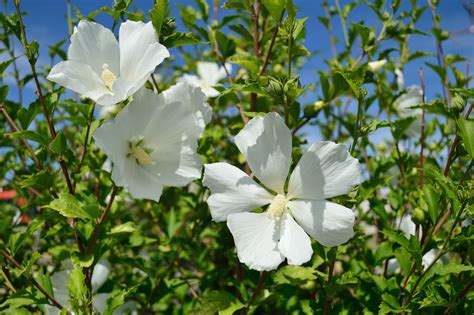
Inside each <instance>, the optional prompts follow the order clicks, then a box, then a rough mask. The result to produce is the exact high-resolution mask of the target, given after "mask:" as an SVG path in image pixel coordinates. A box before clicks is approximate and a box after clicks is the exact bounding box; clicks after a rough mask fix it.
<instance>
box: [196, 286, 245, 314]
mask: <svg viewBox="0 0 474 315" xmlns="http://www.w3.org/2000/svg"><path fill="white" fill-rule="evenodd" d="M244 306H245V305H244V304H242V303H241V302H240V301H239V300H238V299H237V298H236V297H235V296H233V295H232V294H230V293H229V292H226V291H208V292H206V293H204V296H203V298H202V300H201V304H200V305H199V306H198V308H197V309H196V310H194V312H192V314H202V315H211V314H216V313H218V314H219V315H231V314H234V312H235V311H237V310H240V309H242V308H243V307H244Z"/></svg>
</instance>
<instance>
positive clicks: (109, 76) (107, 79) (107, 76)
mask: <svg viewBox="0 0 474 315" xmlns="http://www.w3.org/2000/svg"><path fill="white" fill-rule="evenodd" d="M115 80H117V77H116V76H115V74H114V73H113V72H112V71H110V70H109V65H108V64H106V63H104V64H103V65H102V81H104V84H105V86H106V87H107V89H109V90H110V91H112V87H113V85H114V82H115Z"/></svg>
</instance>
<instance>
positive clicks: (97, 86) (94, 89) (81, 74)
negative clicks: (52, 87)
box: [48, 60, 109, 100]
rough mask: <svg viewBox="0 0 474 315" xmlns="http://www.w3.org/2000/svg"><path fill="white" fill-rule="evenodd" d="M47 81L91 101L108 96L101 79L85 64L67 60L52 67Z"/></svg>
mask: <svg viewBox="0 0 474 315" xmlns="http://www.w3.org/2000/svg"><path fill="white" fill-rule="evenodd" d="M48 80H50V81H53V82H56V83H58V84H59V85H62V86H64V87H66V88H68V89H70V90H72V91H74V92H76V93H79V94H81V95H82V96H84V97H89V98H91V99H93V100H96V99H98V98H99V97H101V96H103V95H107V94H109V91H108V90H107V88H106V87H105V85H104V83H103V82H102V79H101V78H100V77H99V76H98V75H97V74H96V73H95V72H94V71H92V69H91V67H90V66H89V65H87V64H85V63H82V62H78V61H74V60H67V61H61V62H59V63H58V64H56V65H54V67H53V68H52V69H51V71H50V72H49V74H48Z"/></svg>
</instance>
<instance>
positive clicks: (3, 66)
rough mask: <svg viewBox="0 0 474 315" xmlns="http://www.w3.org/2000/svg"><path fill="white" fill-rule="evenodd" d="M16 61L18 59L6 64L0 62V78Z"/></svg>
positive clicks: (5, 62)
mask: <svg viewBox="0 0 474 315" xmlns="http://www.w3.org/2000/svg"><path fill="white" fill-rule="evenodd" d="M15 59H16V58H13V59H10V60H7V61H4V62H0V76H1V75H2V74H3V73H4V72H5V70H7V68H8V66H10V65H11V64H12V63H13V61H15Z"/></svg>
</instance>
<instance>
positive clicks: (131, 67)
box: [119, 21, 170, 94]
mask: <svg viewBox="0 0 474 315" xmlns="http://www.w3.org/2000/svg"><path fill="white" fill-rule="evenodd" d="M119 40H120V43H119V45H120V76H121V77H123V78H126V79H127V80H128V81H130V82H133V88H132V89H131V91H130V92H129V93H130V94H133V93H135V92H136V91H138V90H139V89H140V88H141V87H142V86H143V84H144V83H145V81H146V80H147V79H148V77H149V76H150V74H151V73H152V72H153V71H154V69H155V68H156V66H158V65H159V64H160V63H162V62H163V60H164V59H165V58H168V57H169V56H170V54H169V52H168V49H166V47H165V46H163V45H161V44H160V43H158V36H157V34H156V31H155V29H154V27H153V24H152V23H151V22H148V23H143V22H135V21H127V22H125V23H122V24H121V25H120V30H119Z"/></svg>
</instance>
